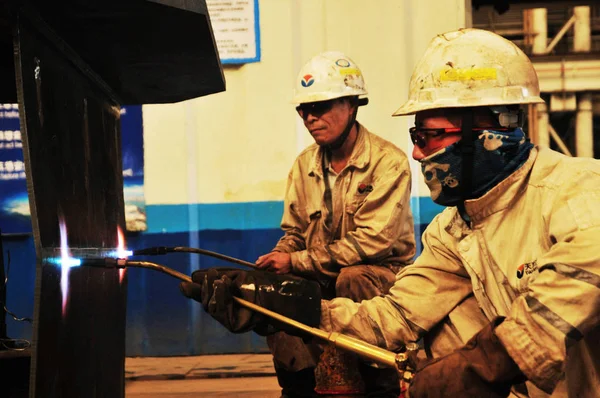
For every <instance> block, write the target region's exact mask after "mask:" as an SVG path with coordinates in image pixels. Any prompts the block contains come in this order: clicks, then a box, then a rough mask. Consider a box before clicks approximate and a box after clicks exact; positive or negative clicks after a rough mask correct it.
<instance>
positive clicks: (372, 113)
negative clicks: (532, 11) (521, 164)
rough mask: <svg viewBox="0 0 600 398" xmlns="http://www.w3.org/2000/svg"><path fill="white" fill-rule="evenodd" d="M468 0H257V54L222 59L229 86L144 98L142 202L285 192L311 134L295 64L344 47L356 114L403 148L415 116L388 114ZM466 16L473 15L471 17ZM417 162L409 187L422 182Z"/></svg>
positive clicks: (459, 20)
mask: <svg viewBox="0 0 600 398" xmlns="http://www.w3.org/2000/svg"><path fill="white" fill-rule="evenodd" d="M465 4H470V1H465V0H404V1H401V0H261V1H260V3H259V8H260V29H261V43H260V45H261V48H262V59H261V61H260V62H258V63H250V64H245V65H242V66H234V67H232V66H227V67H225V79H226V82H227V91H226V92H224V93H219V94H214V95H210V96H208V97H203V98H198V99H195V100H190V101H185V102H182V103H178V104H171V105H148V106H144V134H145V137H144V145H145V161H146V168H145V176H146V181H145V194H146V201H147V203H148V204H177V203H223V202H252V201H267V200H281V199H283V191H284V186H285V180H286V177H287V172H288V170H289V168H290V167H291V165H292V162H293V160H294V158H295V156H296V155H297V154H298V152H299V151H300V150H301V149H303V148H304V147H306V146H307V145H309V144H310V143H312V138H311V137H310V135H309V134H308V133H307V132H306V131H305V130H304V127H303V125H302V123H301V121H300V119H299V118H298V116H297V115H296V112H295V110H294V107H293V105H292V104H291V103H290V100H291V97H292V90H293V86H294V79H295V78H296V75H297V73H298V71H299V69H300V67H301V66H302V65H303V64H304V63H305V62H306V61H307V60H308V59H309V58H310V57H312V56H313V55H315V54H317V53H319V52H321V51H324V50H341V51H343V52H345V53H346V54H347V55H348V56H349V57H350V58H352V59H353V60H354V61H355V62H356V63H357V64H358V65H359V66H360V68H361V69H362V72H363V74H364V76H365V80H366V83H367V86H368V89H369V99H370V103H369V105H368V106H366V107H361V109H360V111H359V114H358V119H359V120H360V121H361V122H362V123H363V124H365V125H366V126H367V128H369V129H370V130H371V131H372V132H375V133H377V134H379V135H381V136H382V137H384V138H386V139H388V140H390V141H392V142H394V143H395V144H396V145H398V146H399V147H400V148H402V149H404V150H405V151H406V152H407V153H408V154H409V155H410V151H411V149H412V145H409V140H408V127H410V126H411V125H412V123H413V121H412V118H411V117H401V118H392V117H391V114H392V112H393V111H394V110H395V109H396V108H398V107H399V106H400V104H401V103H402V102H403V101H405V100H406V98H407V90H408V82H409V79H410V75H411V73H412V68H413V66H414V64H415V63H416V61H417V59H418V58H419V57H420V56H421V54H422V53H423V51H424V50H425V47H426V46H427V43H428V42H429V41H430V39H431V38H432V37H433V36H434V35H436V34H438V33H443V32H445V31H449V30H453V29H456V28H458V27H463V26H465V19H466V17H465V15H470V9H465ZM468 18H469V19H470V17H468ZM413 166H414V168H415V170H414V171H415V172H416V173H417V174H415V179H416V180H417V181H420V183H419V184H417V185H416V186H415V187H414V188H413V194H414V195H415V196H426V195H428V190H427V188H426V187H425V186H424V184H423V183H422V177H421V176H420V173H419V171H418V168H417V167H416V166H417V165H413Z"/></svg>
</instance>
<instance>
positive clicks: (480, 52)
mask: <svg viewBox="0 0 600 398" xmlns="http://www.w3.org/2000/svg"><path fill="white" fill-rule="evenodd" d="M541 102H544V100H543V99H542V98H541V97H540V87H539V84H538V78H537V74H536V73H535V70H534V68H533V65H532V64H531V61H530V60H529V58H528V57H527V55H525V53H523V51H521V50H520V49H519V47H517V46H516V45H515V44H514V43H512V42H511V41H509V40H507V39H505V38H503V37H502V36H498V35H497V34H495V33H492V32H489V31H487V30H481V29H459V30H456V31H452V32H448V33H444V34H441V35H438V36H436V37H435V38H433V40H432V41H431V42H430V43H429V47H427V50H426V51H425V54H424V55H423V57H422V58H421V59H420V61H419V62H418V63H417V66H416V67H415V70H414V72H413V75H412V77H411V79H410V87H409V89H408V101H406V102H405V103H404V104H403V105H402V106H401V107H400V108H399V109H398V110H397V111H396V112H394V114H393V116H401V115H412V114H415V113H416V112H420V111H424V110H428V109H439V108H463V107H474V106H494V105H509V104H535V103H541Z"/></svg>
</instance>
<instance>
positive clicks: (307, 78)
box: [300, 75, 315, 87]
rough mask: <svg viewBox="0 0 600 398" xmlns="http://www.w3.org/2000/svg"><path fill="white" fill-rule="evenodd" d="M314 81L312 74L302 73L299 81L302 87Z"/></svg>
mask: <svg viewBox="0 0 600 398" xmlns="http://www.w3.org/2000/svg"><path fill="white" fill-rule="evenodd" d="M314 82H315V78H314V77H313V75H304V76H303V77H302V80H301V81H300V83H301V84H302V87H310V86H312V84H313V83H314Z"/></svg>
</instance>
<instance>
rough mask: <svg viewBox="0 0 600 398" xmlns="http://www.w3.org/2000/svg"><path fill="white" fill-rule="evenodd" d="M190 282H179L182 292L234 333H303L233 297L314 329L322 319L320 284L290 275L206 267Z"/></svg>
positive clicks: (193, 276) (196, 273)
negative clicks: (234, 297) (249, 307)
mask: <svg viewBox="0 0 600 398" xmlns="http://www.w3.org/2000/svg"><path fill="white" fill-rule="evenodd" d="M192 281H193V283H186V282H184V283H181V285H180V288H181V292H182V293H183V294H184V295H185V296H187V297H189V298H192V299H194V300H196V301H199V302H201V303H202V307H203V308H204V310H205V311H206V312H208V313H209V314H210V315H211V316H212V317H213V318H214V319H216V320H217V321H218V322H219V323H221V324H222V325H223V326H225V327H226V328H227V329H228V330H229V331H231V332H233V333H244V332H247V331H250V330H254V331H255V332H257V333H258V334H260V335H263V336H264V335H268V334H272V333H275V332H277V331H285V332H288V333H290V334H294V335H300V336H302V335H303V333H301V332H300V331H298V330H296V329H295V328H293V327H291V326H288V325H286V324H282V323H280V322H277V321H275V320H273V319H272V318H270V317H268V316H266V315H262V314H260V313H258V312H254V311H253V310H250V309H248V308H246V307H243V306H241V305H239V304H237V303H236V302H235V301H234V300H233V296H237V297H240V298H242V299H244V300H247V301H250V302H252V303H254V304H257V305H259V306H261V307H264V308H267V309H269V310H271V311H274V312H277V313H278V314H281V315H283V316H286V317H288V318H292V319H295V320H296V321H299V322H301V323H303V324H305V325H308V326H312V327H316V326H318V325H319V322H320V320H321V289H320V287H319V284H318V283H317V282H314V281H309V280H307V279H303V278H300V277H297V276H293V275H289V274H288V275H277V274H273V273H271V272H265V271H244V270H240V269H236V268H209V269H207V270H200V271H196V272H194V273H193V274H192Z"/></svg>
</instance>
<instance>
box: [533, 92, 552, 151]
mask: <svg viewBox="0 0 600 398" xmlns="http://www.w3.org/2000/svg"><path fill="white" fill-rule="evenodd" d="M536 122H537V130H536V134H537V142H536V144H537V145H540V146H543V147H547V148H549V147H550V133H549V118H548V107H547V106H546V104H545V103H544V104H538V105H537V119H536Z"/></svg>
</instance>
